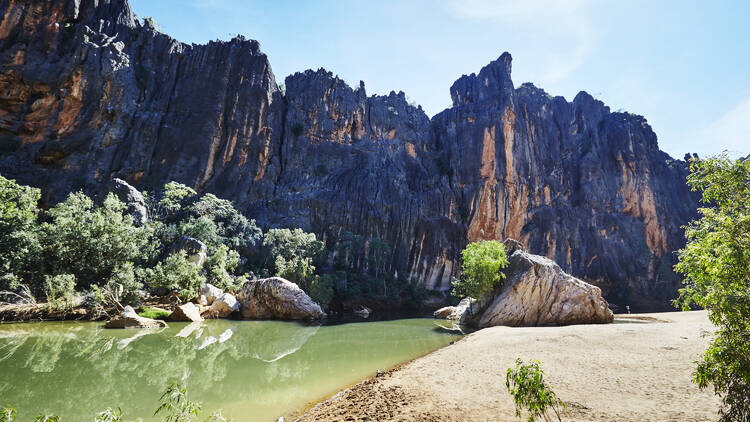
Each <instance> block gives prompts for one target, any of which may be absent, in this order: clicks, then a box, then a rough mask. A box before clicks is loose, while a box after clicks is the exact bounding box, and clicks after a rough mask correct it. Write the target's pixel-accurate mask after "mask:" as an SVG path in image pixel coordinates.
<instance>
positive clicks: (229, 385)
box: [0, 319, 455, 420]
mask: <svg viewBox="0 0 750 422" xmlns="http://www.w3.org/2000/svg"><path fill="white" fill-rule="evenodd" d="M434 328H435V326H434V325H433V323H432V321H431V320H422V319H410V320H399V321H383V322H368V323H358V324H343V325H335V326H318V325H306V324H300V323H292V322H279V321H228V320H216V321H206V322H203V323H192V324H186V323H173V324H170V327H169V328H166V329H159V330H140V331H134V330H104V329H103V328H101V324H98V323H73V322H67V323H31V324H6V325H0V373H1V374H3V376H2V377H0V398H2V400H3V403H5V402H7V403H10V404H13V405H14V406H15V407H16V408H17V409H18V410H19V412H20V415H19V416H20V418H19V419H27V418H29V417H31V416H32V414H36V413H38V412H54V413H56V414H58V415H60V416H62V417H63V419H64V420H89V419H91V418H92V416H93V414H94V413H95V412H97V411H99V410H102V409H104V408H106V407H117V406H119V407H122V409H123V410H124V411H125V414H126V416H127V417H128V418H136V417H143V418H144V419H145V420H152V419H151V415H152V414H153V411H154V409H155V408H156V406H157V399H158V396H159V394H160V392H161V391H162V389H163V388H164V386H165V385H166V384H167V383H168V382H169V381H180V382H181V383H183V384H185V385H186V386H188V388H189V392H190V395H191V397H193V398H194V399H196V400H198V401H200V402H202V403H203V405H204V408H205V409H207V410H211V411H213V410H218V409H222V410H223V411H224V413H225V415H226V416H229V417H233V418H235V419H237V420H268V419H270V418H274V417H277V416H279V415H282V414H285V413H289V412H290V411H292V410H295V409H297V408H299V407H301V406H303V405H305V404H306V403H308V402H310V401H313V400H316V399H319V398H320V397H321V396H324V395H326V394H330V393H332V392H333V391H335V390H337V389H338V388H340V387H341V386H344V385H346V384H349V383H352V382H355V381H357V380H358V379H360V378H362V377H365V376H368V375H370V374H372V373H373V372H374V371H375V370H377V369H382V368H386V367H389V366H393V365H395V364H397V363H399V362H402V361H405V360H408V359H411V358H414V357H416V356H419V355H422V354H425V353H427V352H429V351H431V350H434V349H436V348H438V347H441V346H443V345H445V344H447V343H449V342H450V341H451V340H453V339H455V335H453V334H446V333H440V332H439V331H438V330H435V329H434Z"/></svg>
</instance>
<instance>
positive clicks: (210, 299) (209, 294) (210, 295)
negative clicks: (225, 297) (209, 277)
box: [201, 283, 224, 305]
mask: <svg viewBox="0 0 750 422" xmlns="http://www.w3.org/2000/svg"><path fill="white" fill-rule="evenodd" d="M223 293H224V292H223V291H222V290H221V289H220V288H218V287H216V286H214V285H213V284H211V283H206V284H204V285H203V287H201V300H203V299H202V298H203V297H204V296H205V298H206V303H203V305H211V304H212V303H214V300H216V298H217V297H219V296H221V295H222V294H223Z"/></svg>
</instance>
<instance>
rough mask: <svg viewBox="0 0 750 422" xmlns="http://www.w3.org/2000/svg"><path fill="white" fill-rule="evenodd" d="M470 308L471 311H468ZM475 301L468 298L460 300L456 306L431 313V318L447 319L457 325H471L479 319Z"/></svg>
mask: <svg viewBox="0 0 750 422" xmlns="http://www.w3.org/2000/svg"><path fill="white" fill-rule="evenodd" d="M469 306H471V311H470V310H469ZM478 312H479V307H478V305H477V301H476V300H474V299H471V298H468V297H465V298H463V299H461V301H460V302H458V305H456V306H445V307H443V308H440V309H438V310H437V311H435V312H433V314H432V315H433V316H434V317H435V318H439V319H447V320H451V321H455V322H458V323H459V324H467V325H471V324H473V323H474V322H475V320H476V319H477V318H478V317H479V313H478Z"/></svg>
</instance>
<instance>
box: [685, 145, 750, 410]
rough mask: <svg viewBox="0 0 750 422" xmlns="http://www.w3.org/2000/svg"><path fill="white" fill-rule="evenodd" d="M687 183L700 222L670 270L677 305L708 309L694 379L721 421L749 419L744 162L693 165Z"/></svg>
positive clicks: (749, 266)
mask: <svg viewBox="0 0 750 422" xmlns="http://www.w3.org/2000/svg"><path fill="white" fill-rule="evenodd" d="M690 169H691V174H690V176H689V177H688V183H689V184H690V185H691V186H692V188H693V189H694V190H699V191H702V192H703V203H704V204H705V206H704V207H702V208H699V209H698V212H699V215H700V218H699V219H698V220H696V221H693V222H692V223H690V225H688V226H687V227H686V228H685V237H686V238H687V240H688V242H687V245H686V246H685V248H684V249H682V250H681V251H680V255H679V263H678V264H677V265H676V267H675V269H676V270H677V271H678V272H680V273H682V274H684V275H685V281H684V283H685V284H684V287H683V288H682V289H681V290H680V296H679V298H678V299H677V301H676V304H677V305H678V306H681V307H682V308H683V309H689V308H690V307H691V306H692V305H697V306H699V307H702V308H706V309H707V310H708V316H709V319H710V320H711V322H712V323H713V324H714V325H715V326H716V327H717V331H716V333H715V335H714V338H713V340H712V341H711V343H710V344H709V347H708V350H706V352H705V353H704V354H703V357H702V360H701V361H699V362H698V367H697V369H696V371H695V374H694V379H695V381H696V382H697V383H698V385H699V386H700V387H701V388H706V387H708V386H709V384H710V385H713V388H714V391H715V393H716V394H718V395H719V396H721V398H722V401H723V407H722V409H721V411H720V414H721V420H722V421H727V422H728V421H746V420H750V160H747V159H744V160H730V159H729V158H727V157H726V156H725V155H724V156H719V157H715V158H710V159H707V160H699V159H693V160H692V161H691V163H690Z"/></svg>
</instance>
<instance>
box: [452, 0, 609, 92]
mask: <svg viewBox="0 0 750 422" xmlns="http://www.w3.org/2000/svg"><path fill="white" fill-rule="evenodd" d="M449 5H450V10H451V11H452V12H453V13H454V14H455V16H457V17H459V18H463V19H473V20H491V21H495V22H497V23H500V24H503V25H506V26H508V27H509V29H513V30H514V31H517V32H519V33H523V34H526V35H528V36H529V37H534V38H540V39H542V40H544V42H542V43H537V45H540V49H541V51H539V52H538V56H539V57H542V58H543V59H542V60H541V66H540V72H539V75H538V79H537V80H536V82H538V83H541V84H551V83H555V82H558V81H560V80H562V79H563V78H565V77H567V76H568V75H570V74H571V73H573V72H574V71H576V70H577V69H578V68H580V67H581V65H583V64H584V62H585V61H586V59H587V58H588V57H589V55H590V54H591V52H592V51H593V48H594V46H595V44H596V40H597V38H598V34H597V31H596V30H595V28H594V25H593V23H592V22H591V20H590V18H589V16H588V13H587V9H588V8H589V7H590V6H591V4H590V1H589V0H569V1H556V0H523V1H517V0H450V2H449Z"/></svg>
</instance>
